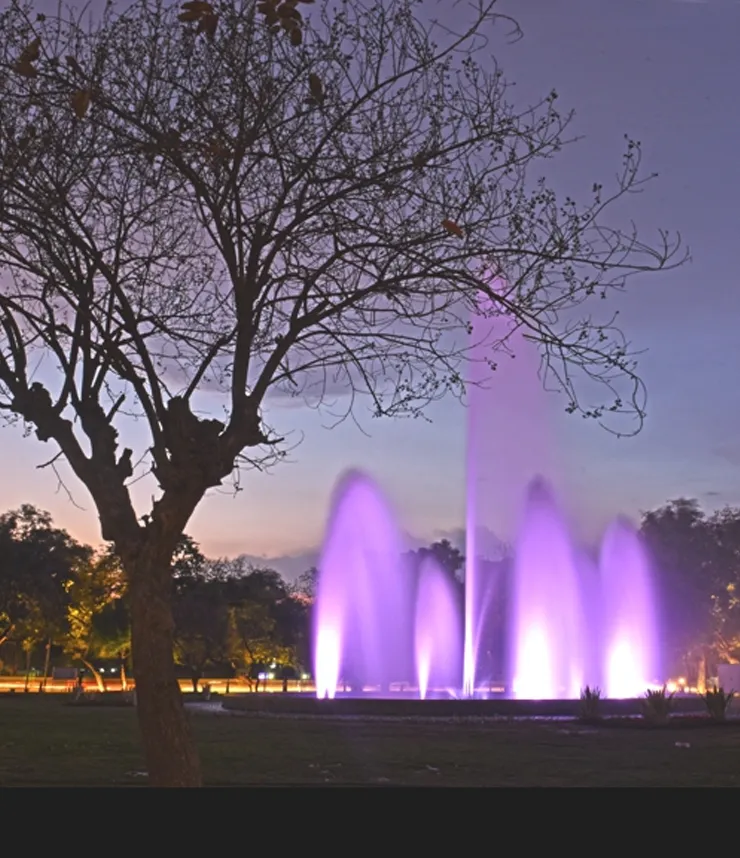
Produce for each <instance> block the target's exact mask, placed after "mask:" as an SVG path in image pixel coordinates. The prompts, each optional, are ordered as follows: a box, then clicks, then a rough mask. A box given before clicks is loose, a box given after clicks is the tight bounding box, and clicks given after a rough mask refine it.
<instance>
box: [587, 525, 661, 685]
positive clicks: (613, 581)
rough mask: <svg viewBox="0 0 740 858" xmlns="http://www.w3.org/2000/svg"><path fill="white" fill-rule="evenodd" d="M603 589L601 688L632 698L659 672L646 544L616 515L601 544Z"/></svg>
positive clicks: (630, 526)
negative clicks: (602, 674)
mask: <svg viewBox="0 0 740 858" xmlns="http://www.w3.org/2000/svg"><path fill="white" fill-rule="evenodd" d="M599 566H600V569H601V578H602V581H601V583H602V587H603V591H604V606H605V615H604V628H605V635H604V637H605V641H604V643H605V652H604V660H605V665H604V689H605V691H606V694H607V696H608V697H614V698H619V697H636V696H637V695H639V694H641V693H643V691H644V690H645V688H646V686H647V684H648V682H650V681H653V679H654V677H655V676H656V675H657V673H658V672H659V665H658V664H657V661H656V655H657V652H658V646H657V638H656V634H655V629H656V618H655V613H654V607H653V605H654V598H653V593H652V591H651V587H650V570H649V564H648V560H647V556H646V553H645V549H644V547H643V545H642V543H641V541H640V537H639V535H638V534H637V533H636V532H635V530H634V528H633V527H632V525H631V524H630V523H629V522H628V521H625V520H624V519H617V521H615V522H614V523H613V524H612V525H611V526H610V527H609V529H608V530H607V532H606V534H605V536H604V540H603V542H602V546H601V558H600V563H599Z"/></svg>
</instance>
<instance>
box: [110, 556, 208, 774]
mask: <svg viewBox="0 0 740 858" xmlns="http://www.w3.org/2000/svg"><path fill="white" fill-rule="evenodd" d="M131 566H132V564H129V565H128V567H126V572H127V574H128V579H129V582H130V590H129V592H130V597H131V629H132V658H133V668H134V680H135V682H136V703H137V714H138V717H139V727H140V729H141V737H142V743H143V745H144V756H145V759H146V764H147V770H148V772H149V783H150V784H151V786H156V787H198V786H201V775H200V761H199V759H198V752H197V750H196V747H195V742H194V740H193V736H192V733H191V730H190V723H189V721H188V719H187V715H186V712H185V707H184V705H183V701H182V695H181V693H180V685H179V683H178V681H177V677H176V675H175V659H174V639H173V632H174V621H173V618H172V597H171V590H172V572H171V569H170V564H169V559H166V560H162V559H160V561H159V562H157V561H156V559H155V558H153V557H147V556H143V557H141V558H140V559H139V560H138V561H137V562H136V563H134V564H133V568H131Z"/></svg>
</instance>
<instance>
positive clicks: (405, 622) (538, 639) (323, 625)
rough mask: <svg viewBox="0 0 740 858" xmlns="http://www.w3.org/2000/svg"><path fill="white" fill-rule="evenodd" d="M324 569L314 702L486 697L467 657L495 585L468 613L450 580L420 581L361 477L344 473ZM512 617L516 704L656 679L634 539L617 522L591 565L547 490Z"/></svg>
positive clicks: (526, 523) (626, 690)
mask: <svg viewBox="0 0 740 858" xmlns="http://www.w3.org/2000/svg"><path fill="white" fill-rule="evenodd" d="M467 568H468V569H470V568H471V567H470V562H469V561H468V565H467ZM320 570H321V572H320V577H319V585H318V592H317V600H316V608H315V677H316V693H317V696H318V697H321V698H324V697H328V698H333V697H335V696H336V695H337V692H338V691H339V690H340V685H342V684H343V683H346V684H349V686H350V687H351V693H352V694H353V695H357V694H362V693H367V692H369V691H371V692H374V693H375V694H376V695H380V696H386V697H387V696H389V695H390V694H391V692H390V686H391V684H392V683H403V684H404V685H406V686H408V685H412V686H414V687H415V688H416V692H415V694H416V696H417V697H420V698H421V699H424V700H428V699H429V698H430V697H433V696H440V695H448V696H450V695H452V696H462V697H468V698H472V697H474V696H476V695H477V691H476V689H475V688H474V687H473V686H472V685H471V684H470V683H469V680H470V677H471V675H472V676H473V677H474V676H475V669H476V664H477V662H476V661H475V660H474V662H473V670H472V674H471V672H470V662H469V661H468V662H466V660H465V659H466V658H468V659H469V658H470V657H471V653H472V654H473V655H474V656H475V658H476V659H477V655H478V653H479V651H480V649H481V646H482V644H483V643H484V641H483V640H482V632H481V629H483V628H485V619H486V614H487V611H489V610H491V609H492V608H493V607H495V606H494V605H493V602H494V601H495V599H493V598H492V594H493V592H494V588H492V587H491V586H490V582H489V586H487V587H486V586H484V581H483V580H482V579H480V578H479V579H478V582H477V583H478V587H477V589H476V590H475V593H476V595H477V596H479V597H480V598H479V600H478V602H477V603H474V604H473V606H472V610H471V604H470V598H469V592H468V593H466V598H465V601H464V605H463V606H461V605H460V600H459V599H458V598H457V597H456V594H455V592H454V586H453V582H452V580H451V578H450V576H449V574H448V573H446V572H445V571H444V570H442V569H441V568H440V567H439V566H438V564H437V563H436V562H435V561H434V560H433V559H431V558H425V560H424V561H423V562H422V564H421V567H420V569H419V570H417V574H418V577H417V580H416V582H414V570H413V569H411V568H410V567H409V565H408V563H406V562H404V559H403V543H402V539H401V535H400V531H399V528H398V526H397V524H396V522H395V520H394V518H393V515H392V512H391V509H390V506H389V505H388V503H387V502H386V501H385V500H384V498H383V495H382V493H381V491H380V489H379V488H378V487H377V486H376V485H375V484H374V483H373V482H372V481H371V480H370V479H369V478H368V477H366V476H364V475H362V474H360V473H357V472H352V473H350V474H348V475H347V476H345V477H344V478H343V479H342V481H341V482H340V484H339V486H338V488H337V491H336V493H335V496H334V502H333V509H332V515H331V518H330V522H329V527H328V530H327V538H326V541H325V545H324V549H323V553H322V557H321V564H320ZM484 597H485V598H484ZM503 613H504V614H506V615H507V617H508V638H509V650H510V652H511V670H510V680H511V681H510V682H509V683H508V687H507V689H506V695H507V696H508V697H513V698H515V699H520V700H522V699H523V700H573V699H577V698H578V697H579V695H580V692H581V690H582V689H583V688H584V687H585V686H586V685H590V686H591V687H595V686H599V687H603V688H604V689H605V690H606V693H607V695H608V696H609V697H610V698H612V699H617V698H631V697H636V696H639V695H640V694H642V693H643V692H644V691H645V689H646V688H647V687H648V685H649V684H650V683H651V682H654V679H655V674H656V671H657V664H656V644H657V636H656V633H655V623H656V620H655V611H654V606H653V595H652V592H651V588H650V568H649V563H648V559H647V556H646V554H645V550H644V548H643V546H642V543H641V542H640V539H639V537H638V535H637V533H636V532H635V530H634V529H633V528H632V527H631V526H630V525H629V524H628V523H626V522H625V521H623V520H618V521H617V522H615V523H614V524H613V525H612V526H611V527H610V528H609V529H608V531H607V533H606V535H605V538H604V541H603V545H602V549H601V554H600V558H599V562H598V569H596V568H595V567H594V564H593V563H591V562H590V560H589V559H588V557H586V556H585V555H584V554H582V553H580V552H579V551H578V549H577V547H576V546H575V545H574V543H573V541H572V539H571V537H570V535H569V533H568V529H567V526H566V523H565V520H564V518H563V515H562V514H561V512H560V510H559V509H558V506H557V503H556V501H555V498H554V495H553V493H552V490H551V489H550V487H549V486H548V485H547V483H545V481H544V480H542V479H539V478H538V479H535V480H533V481H532V482H531V484H530V486H529V489H528V491H527V497H526V501H525V505H524V515H523V518H522V525H521V529H520V534H519V538H518V540H517V543H516V546H515V551H514V563H513V582H512V593H511V598H510V600H509V603H508V604H507V605H505V606H504V611H503ZM471 626H472V628H471ZM468 647H469V648H468ZM466 671H467V672H466ZM342 680H343V683H342V682H341V681H342Z"/></svg>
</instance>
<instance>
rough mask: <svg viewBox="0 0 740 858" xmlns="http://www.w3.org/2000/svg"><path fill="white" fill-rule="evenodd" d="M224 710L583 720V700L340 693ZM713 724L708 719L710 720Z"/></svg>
mask: <svg viewBox="0 0 740 858" xmlns="http://www.w3.org/2000/svg"><path fill="white" fill-rule="evenodd" d="M642 700H643V699H642V698H632V699H625V700H602V701H601V707H600V709H601V713H602V715H603V716H604V717H606V718H610V717H615V718H616V717H620V718H627V717H634V716H639V715H640V714H641V711H642ZM222 705H223V708H224V709H227V710H231V711H241V712H251V713H255V714H256V713H264V714H273V715H304V716H310V717H347V716H355V717H376V718H379V717H382V718H414V719H417V718H418V719H424V718H471V717H472V718H578V716H579V714H580V706H581V701H580V700H567V699H558V700H519V699H513V698H503V697H501V698H489V699H487V700H482V699H476V698H463V699H453V698H447V699H434V698H428V699H426V700H420V699H419V698H418V697H398V698H395V697H394V698H389V697H387V696H386V697H375V696H372V695H371V694H367V695H363V696H362V697H352V696H349V695H346V696H345V695H343V694H342V693H341V692H340V693H337V695H336V697H334V698H332V699H319V698H317V697H315V696H314V695H312V694H308V693H303V694H301V693H297V694H295V693H275V694H238V695H229V696H226V697H225V698H224V700H223V703H222ZM673 712H674V713H675V714H678V715H680V714H684V715H687V714H692V715H702V714H704V713H705V712H706V707H705V705H704V702H703V701H702V699H701V698H700V697H698V696H693V695H686V696H685V697H674V698H673ZM708 720H709V719H707V721H708Z"/></svg>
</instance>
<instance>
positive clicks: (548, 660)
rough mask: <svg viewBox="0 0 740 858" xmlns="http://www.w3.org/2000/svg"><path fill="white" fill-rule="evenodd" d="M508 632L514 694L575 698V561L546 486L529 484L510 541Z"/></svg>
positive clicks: (578, 673) (582, 638)
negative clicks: (511, 566) (521, 514)
mask: <svg viewBox="0 0 740 858" xmlns="http://www.w3.org/2000/svg"><path fill="white" fill-rule="evenodd" d="M513 589H514V592H513V600H512V601H513V604H512V612H513V616H512V634H513V645H512V651H513V654H514V659H513V660H514V680H513V692H514V696H515V697H517V698H523V699H532V700H554V699H558V698H577V697H578V696H579V695H580V691H581V688H582V687H583V682H584V673H585V671H584V667H585V662H586V659H585V654H586V651H587V647H588V644H589V641H588V637H587V635H586V634H585V633H584V632H585V629H584V623H583V616H582V604H581V602H582V594H581V588H580V582H579V574H578V562H577V559H576V556H575V553H574V551H573V547H572V545H571V541H570V536H569V534H568V530H567V528H566V525H565V522H564V520H563V518H562V516H561V514H560V511H559V509H558V507H557V505H556V504H555V500H554V498H553V496H552V493H551V491H550V488H549V486H547V484H546V483H545V482H544V481H543V480H534V481H533V482H532V484H531V485H530V488H529V492H528V494H527V500H526V504H525V510H524V517H523V522H522V527H521V533H520V536H519V540H518V541H517V546H516V557H515V573H514V587H513Z"/></svg>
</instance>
